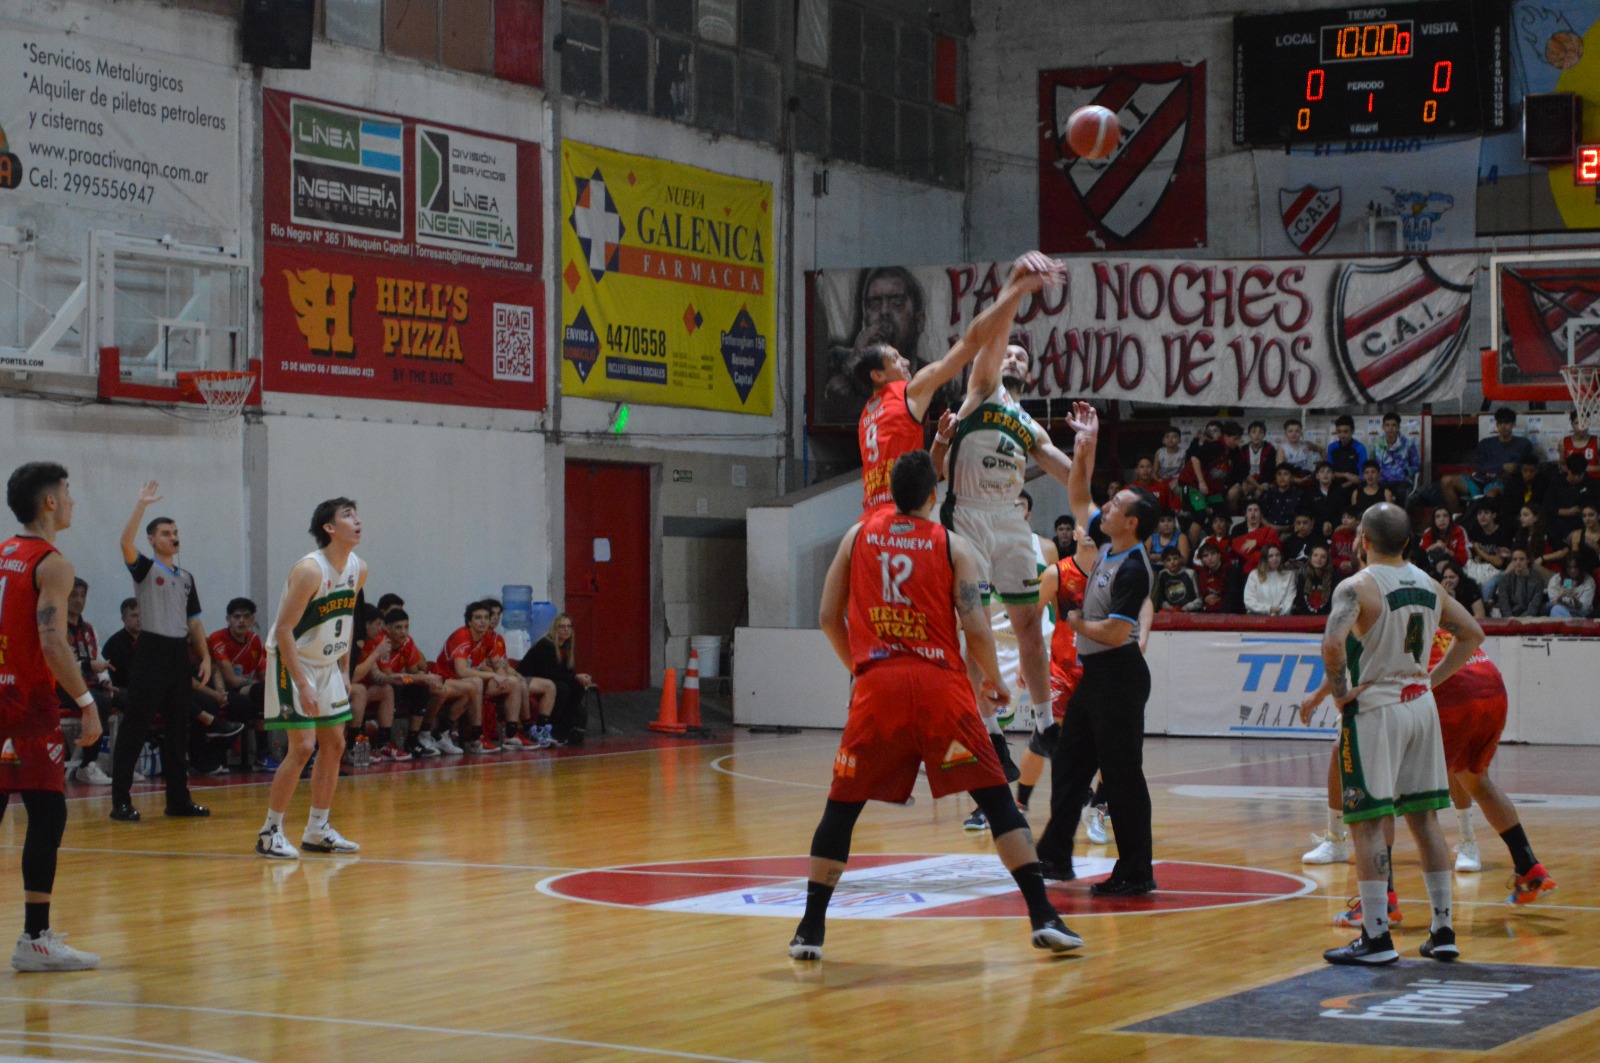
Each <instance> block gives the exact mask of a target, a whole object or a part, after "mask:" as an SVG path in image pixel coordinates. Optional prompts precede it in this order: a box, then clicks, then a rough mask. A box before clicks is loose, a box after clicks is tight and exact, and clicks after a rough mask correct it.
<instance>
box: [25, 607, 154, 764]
mask: <svg viewBox="0 0 1600 1063" xmlns="http://www.w3.org/2000/svg"><path fill="white" fill-rule="evenodd" d="M88 604H89V584H88V582H86V581H85V580H84V579H83V578H82V577H77V578H74V579H73V581H72V593H70V594H68V595H67V639H68V641H70V642H71V643H72V653H73V655H74V656H75V657H77V659H78V672H79V673H80V674H81V675H82V676H83V681H84V682H85V683H87V684H88V686H89V695H90V696H91V697H92V698H94V704H95V709H96V710H97V711H98V714H99V716H100V722H101V724H102V725H106V724H108V723H109V721H110V719H111V714H112V713H113V712H120V711H121V710H122V709H124V708H126V707H127V704H128V694H127V691H125V690H118V689H117V688H116V687H115V686H113V685H112V682H111V672H110V670H111V665H110V663H109V662H108V661H107V660H106V659H105V658H104V657H101V656H100V641H99V639H97V638H96V637H95V633H94V625H93V624H91V623H89V621H87V620H85V619H84V618H83V609H84V606H86V605H88ZM3 655H4V650H3V647H0V658H3ZM56 697H57V699H58V700H59V701H60V703H61V711H62V713H63V714H66V713H70V714H71V715H72V716H74V717H76V716H77V714H78V712H79V711H80V710H79V709H78V703H77V702H76V701H75V700H74V699H73V698H72V696H71V695H70V694H68V693H67V692H66V691H65V690H63V689H62V688H61V686H60V685H59V684H58V685H57V686H56ZM67 748H68V750H69V751H70V750H71V749H72V747H71V746H68V747H67ZM99 755H100V743H99V742H96V743H95V744H94V745H91V746H87V747H85V748H83V749H80V750H78V763H77V764H72V763H71V760H70V758H69V760H68V764H69V766H68V768H67V777H68V778H70V779H72V780H74V781H75V782H80V783H84V784H86V785H89V786H110V785H111V776H109V775H107V774H106V773H105V770H104V769H103V768H101V767H100V763H99V760H98V758H99Z"/></svg>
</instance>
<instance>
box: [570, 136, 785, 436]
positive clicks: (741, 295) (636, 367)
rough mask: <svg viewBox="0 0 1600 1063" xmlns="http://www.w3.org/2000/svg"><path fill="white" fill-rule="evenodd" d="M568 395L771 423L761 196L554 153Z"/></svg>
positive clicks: (578, 152) (772, 354)
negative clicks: (765, 418) (758, 417)
mask: <svg viewBox="0 0 1600 1063" xmlns="http://www.w3.org/2000/svg"><path fill="white" fill-rule="evenodd" d="M561 153H562V167H561V259H562V264H561V283H562V284H563V285H565V287H566V295H565V296H564V297H563V299H562V315H563V321H562V322H561V388H562V393H563V394H566V395H576V396H579V397H582V398H591V399H604V400H607V401H626V402H640V403H647V404H653V405H660V406H688V407H693V408H696V409H702V410H724V411H727V412H730V413H751V414H763V415H766V414H770V413H772V401H773V381H774V378H775V376H776V374H777V370H778V367H777V365H776V354H777V352H776V350H775V349H774V334H775V331H776V320H777V315H776V309H775V307H776V303H775V300H774V297H773V283H772V281H773V269H772V266H771V262H772V253H773V247H772V186H771V185H770V184H768V183H766V182H764V181H749V180H744V179H742V178H737V177H728V176H726V175H724V174H719V173H713V172H711V171H710V170H702V169H700V168H698V167H695V166H685V165H682V164H680V163H672V162H664V161H662V160H660V159H647V158H644V157H642V156H638V155H625V154H622V153H620V152H615V151H607V150H606V149H604V148H596V147H591V146H589V145H587V144H580V143H578V142H577V141H572V140H567V141H563V142H562V145H561Z"/></svg>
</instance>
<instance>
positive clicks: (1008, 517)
mask: <svg viewBox="0 0 1600 1063" xmlns="http://www.w3.org/2000/svg"><path fill="white" fill-rule="evenodd" d="M1027 368H1028V352H1027V351H1025V350H1023V349H1022V348H1021V347H1018V346H1016V345H1014V344H1013V345H1011V346H1008V347H1006V348H1005V349H1004V350H998V349H996V348H993V347H991V348H987V349H985V350H984V351H983V353H981V354H979V355H978V358H977V360H976V361H975V362H974V363H973V365H972V373H971V375H970V376H969V377H968V378H967V395H966V399H965V400H964V401H963V402H962V404H961V409H960V410H959V411H958V413H957V421H958V424H959V427H958V428H957V429H956V435H955V440H954V442H953V443H952V444H951V447H950V457H949V469H950V490H949V493H948V494H947V495H946V496H945V502H944V507H943V509H942V510H941V513H940V517H941V519H942V520H943V522H944V524H945V526H946V527H948V528H952V529H954V530H955V531H956V532H958V533H960V534H961V535H962V536H964V537H965V538H966V539H967V540H968V541H969V542H971V543H972V546H973V548H974V550H975V551H976V552H977V554H978V560H979V565H980V571H981V577H982V579H983V581H984V582H983V585H982V588H981V589H982V591H983V596H984V602H985V603H986V604H987V603H989V602H991V601H993V600H996V599H997V600H998V601H999V602H1000V604H1001V605H1002V606H1003V607H1004V608H1005V611H1006V613H1007V615H1008V616H1009V618H1010V621H1011V627H1012V630H1013V631H1014V632H1015V633H1016V637H1017V653H1018V656H1019V658H1020V662H1021V672H1022V677H1023V680H1024V682H1025V683H1026V685H1027V688H1028V696H1029V700H1030V701H1031V706H1030V707H1029V708H1028V709H1026V710H1024V711H1025V712H1026V714H1027V722H1028V723H1030V724H1031V723H1032V722H1033V721H1034V720H1035V719H1039V718H1044V719H1048V718H1049V716H1050V651H1049V644H1048V643H1047V642H1046V641H1045V638H1044V629H1043V627H1042V626H1041V620H1040V615H1041V609H1040V605H1039V569H1038V566H1037V564H1036V562H1035V560H1034V550H1033V530H1032V529H1031V528H1029V527H1028V522H1027V521H1026V520H1024V519H1023V517H1022V511H1021V510H1020V509H1019V508H1018V507H1017V500H1018V498H1019V497H1020V496H1021V494H1022V482H1023V474H1024V472H1025V470H1026V468H1027V464H1028V459H1029V458H1030V457H1031V458H1033V460H1034V461H1036V462H1037V463H1038V464H1039V467H1040V468H1042V469H1043V470H1044V471H1045V472H1047V473H1049V474H1050V475H1051V476H1054V477H1055V478H1056V479H1057V480H1060V481H1061V482H1062V483H1066V481H1067V474H1068V473H1069V472H1070V471H1071V469H1072V459H1071V458H1069V457H1067V455H1065V454H1063V453H1062V452H1061V451H1060V449H1058V448H1057V447H1056V446H1055V444H1054V443H1052V442H1051V441H1050V434H1049V433H1048V432H1046V431H1045V430H1044V428H1043V427H1042V426H1041V425H1040V424H1039V423H1038V422H1036V421H1035V420H1034V419H1033V418H1032V417H1030V416H1028V414H1027V413H1026V412H1025V411H1024V410H1023V409H1022V406H1021V405H1020V404H1019V403H1018V402H1017V400H1016V399H1015V398H1014V397H1013V396H1014V393H1015V392H1016V391H1018V390H1020V389H1021V387H1022V385H1023V383H1024V377H1025V375H1026V373H1027ZM973 676H974V683H976V682H977V679H976V673H973ZM979 704H980V705H983V704H984V703H983V702H982V701H980V702H979ZM985 723H986V724H987V725H988V726H989V728H990V734H991V735H999V734H1000V726H999V724H998V723H997V722H995V720H994V717H993V716H992V715H991V716H987V717H985ZM1002 759H1003V760H1004V759H1006V758H1002Z"/></svg>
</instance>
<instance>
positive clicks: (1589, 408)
mask: <svg viewBox="0 0 1600 1063" xmlns="http://www.w3.org/2000/svg"><path fill="white" fill-rule="evenodd" d="M1561 379H1562V380H1564V381H1566V383H1567V393H1568V394H1570V395H1571V396H1572V406H1573V410H1574V412H1576V413H1577V418H1576V420H1577V425H1578V427H1579V428H1582V429H1584V430H1585V431H1587V430H1588V429H1589V428H1591V427H1600V366H1594V365H1567V366H1562V367H1561Z"/></svg>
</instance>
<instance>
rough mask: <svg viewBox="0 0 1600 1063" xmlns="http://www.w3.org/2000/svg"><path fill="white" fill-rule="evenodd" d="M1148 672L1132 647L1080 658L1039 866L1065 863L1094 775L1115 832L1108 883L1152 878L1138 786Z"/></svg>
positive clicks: (1145, 789)
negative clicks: (1098, 777)
mask: <svg viewBox="0 0 1600 1063" xmlns="http://www.w3.org/2000/svg"><path fill="white" fill-rule="evenodd" d="M1149 698H1150V669H1149V667H1148V666H1147V665H1146V664H1145V661H1144V654H1142V653H1140V652H1139V647H1138V646H1136V645H1127V646H1120V647H1118V648H1117V649H1114V650H1106V651H1105V652H1103V653H1094V654H1089V655H1088V656H1085V657H1084V658H1083V678H1082V679H1080V680H1079V681H1078V689H1077V690H1075V691H1074V692H1073V694H1072V700H1071V701H1069V702H1068V703H1067V712H1066V716H1065V717H1064V718H1063V719H1062V721H1061V737H1060V738H1059V739H1057V741H1056V751H1055V757H1054V758H1053V759H1052V761H1051V767H1050V824H1049V826H1047V827H1046V828H1045V831H1044V834H1043V835H1041V836H1040V838H1039V856H1040V859H1043V860H1049V861H1053V862H1057V863H1064V862H1066V861H1067V860H1070V859H1071V857H1072V841H1073V836H1074V835H1075V834H1076V833H1077V830H1078V817H1079V814H1080V813H1081V812H1082V810H1083V795H1084V794H1086V793H1088V792H1089V784H1090V783H1092V782H1094V776H1095V772H1099V773H1100V775H1101V778H1102V780H1103V781H1104V795H1105V801H1106V805H1107V807H1108V809H1109V811H1110V813H1111V822H1112V823H1113V824H1114V825H1115V827H1116V831H1117V865H1116V867H1115V868H1113V869H1112V871H1111V878H1112V879H1113V880H1115V881H1118V882H1146V881H1148V880H1150V879H1151V878H1153V877H1154V875H1153V874H1152V872H1151V860H1152V847H1153V843H1152V841H1151V837H1150V788H1149V786H1147V785H1146V784H1145V780H1144V706H1145V702H1146V701H1148V700H1149Z"/></svg>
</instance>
